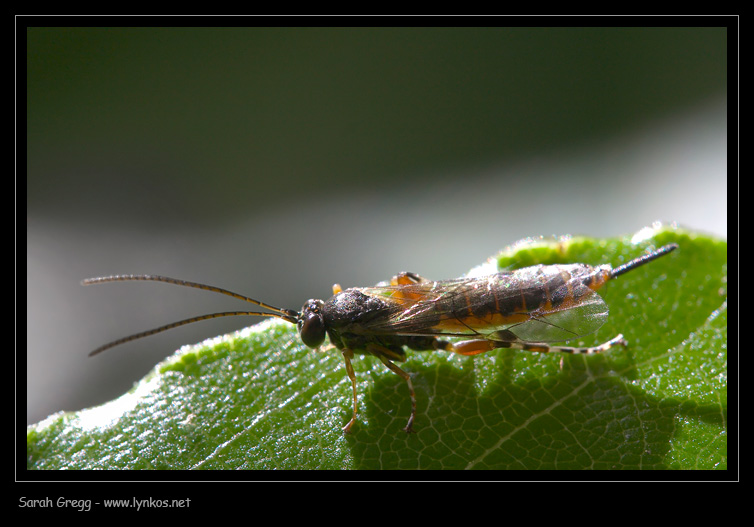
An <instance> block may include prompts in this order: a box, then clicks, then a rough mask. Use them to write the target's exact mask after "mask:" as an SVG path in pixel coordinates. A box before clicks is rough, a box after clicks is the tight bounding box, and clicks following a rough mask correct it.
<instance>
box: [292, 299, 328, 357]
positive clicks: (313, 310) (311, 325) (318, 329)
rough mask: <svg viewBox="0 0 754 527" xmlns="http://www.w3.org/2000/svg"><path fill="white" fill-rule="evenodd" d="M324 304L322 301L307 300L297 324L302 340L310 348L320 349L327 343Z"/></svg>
mask: <svg viewBox="0 0 754 527" xmlns="http://www.w3.org/2000/svg"><path fill="white" fill-rule="evenodd" d="M322 304H323V302H322V300H307V301H306V303H305V304H304V307H302V308H301V314H300V315H299V317H298V321H297V322H296V327H297V328H298V333H299V335H301V340H302V341H303V343H304V344H306V345H307V346H309V347H310V348H318V347H320V346H321V345H322V343H323V342H324V341H325V321H324V319H323V318H322Z"/></svg>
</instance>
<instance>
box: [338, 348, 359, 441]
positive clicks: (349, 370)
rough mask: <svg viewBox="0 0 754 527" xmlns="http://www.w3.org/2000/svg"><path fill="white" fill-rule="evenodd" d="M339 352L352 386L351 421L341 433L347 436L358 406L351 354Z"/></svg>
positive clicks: (348, 351) (346, 351)
mask: <svg viewBox="0 0 754 527" xmlns="http://www.w3.org/2000/svg"><path fill="white" fill-rule="evenodd" d="M341 352H342V353H343V360H345V362H346V372H347V373H348V378H349V379H351V385H352V386H353V417H351V420H350V421H348V424H347V425H346V426H344V427H343V433H344V434H347V433H349V432H350V431H351V427H352V426H353V424H354V423H355V422H356V409H357V408H358V406H359V399H358V397H357V392H356V374H354V372H353V366H351V359H352V358H353V352H352V351H351V350H350V349H348V348H345V349H342V350H341Z"/></svg>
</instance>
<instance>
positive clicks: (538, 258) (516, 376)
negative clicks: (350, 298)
mask: <svg viewBox="0 0 754 527" xmlns="http://www.w3.org/2000/svg"><path fill="white" fill-rule="evenodd" d="M671 242H674V243H677V244H678V245H679V246H680V248H679V249H678V250H677V251H675V252H673V253H671V254H670V255H668V256H664V257H662V258H660V259H658V260H655V261H653V262H651V263H649V264H647V265H645V266H642V267H640V268H637V269H635V270H632V271H631V272H629V273H626V274H625V275H623V276H620V277H619V278H618V279H616V280H614V281H611V282H609V283H608V284H607V285H606V286H605V287H604V288H603V289H601V290H600V294H601V295H602V296H603V298H604V299H605V301H606V302H607V304H608V305H609V306H610V317H609V320H608V322H607V323H606V324H605V325H604V326H603V327H602V328H601V329H600V330H599V331H598V332H597V333H595V334H593V335H589V336H587V337H584V338H582V339H579V341H578V343H574V345H594V344H598V343H601V342H604V341H606V340H608V339H610V338H612V337H613V336H615V335H616V334H618V333H623V335H624V336H625V337H626V339H627V340H628V342H629V345H628V347H627V348H622V347H617V348H613V349H610V350H609V351H607V352H605V353H602V354H599V355H590V356H584V355H559V354H556V353H552V354H540V353H532V352H527V351H517V350H509V349H506V350H495V351H492V352H489V353H486V354H483V355H478V356H475V357H463V356H460V355H455V354H451V353H446V352H410V351H409V352H408V355H409V359H408V360H407V362H405V363H404V364H402V365H401V367H402V368H403V369H404V370H405V371H407V372H410V373H411V374H412V378H413V383H414V387H415V389H416V394H417V403H418V416H417V420H416V423H415V425H414V428H415V430H416V432H417V433H415V434H410V435H408V434H406V433H405V432H403V431H402V427H403V426H405V423H406V420H407V418H408V415H409V411H410V401H409V398H408V390H407V387H406V383H405V382H404V381H403V380H402V379H400V378H399V377H398V376H396V375H395V374H393V373H392V372H390V371H388V370H387V369H386V368H385V367H384V366H383V365H382V364H381V363H380V362H379V360H377V359H375V358H372V357H364V358H363V359H361V358H360V357H359V356H358V355H357V357H356V359H355V360H354V361H353V364H354V368H355V369H356V375H357V378H358V381H359V382H358V386H359V419H358V422H357V423H356V424H355V425H354V427H353V429H352V433H351V434H349V435H347V436H344V435H343V434H342V432H341V427H342V426H343V425H344V424H345V423H346V422H347V421H348V420H349V418H350V414H351V411H352V409H351V408H352V390H351V384H350V381H349V380H348V377H347V375H346V372H345V367H344V365H343V360H342V357H341V355H340V352H338V351H337V350H335V349H332V348H331V349H329V350H323V351H319V352H317V351H312V350H310V349H308V348H306V347H305V346H303V345H302V344H301V343H300V341H299V339H298V336H297V334H296V331H295V328H294V327H293V326H292V325H291V324H288V323H286V322H284V321H280V320H268V321H266V322H263V323H261V324H258V325H255V326H252V327H250V328H246V329H244V330H242V331H239V332H237V333H234V334H230V335H225V336H222V337H218V338H215V339H212V340H208V341H206V342H203V343H200V344H197V345H195V346H185V347H183V348H182V349H181V350H179V351H178V352H176V354H174V355H172V356H171V357H169V358H168V359H166V360H165V361H164V362H162V363H160V364H159V365H157V367H156V368H155V369H154V371H153V372H152V373H150V374H149V375H148V376H147V377H145V378H144V379H143V380H142V381H140V382H139V383H138V384H137V385H136V386H135V387H134V389H133V390H131V391H130V392H129V393H127V394H125V395H123V396H122V397H120V398H118V399H116V400H114V401H112V402H110V403H107V404H105V405H103V406H100V407H96V408H90V409H86V410H81V411H79V412H71V413H60V414H55V415H52V416H50V417H49V418H47V419H46V420H44V421H42V422H40V423H37V424H35V425H32V426H29V427H28V429H27V466H28V468H30V469H61V468H71V469H88V468H103V469H125V468H128V469H140V468H144V469H147V468H152V469H189V468H197V469H271V468H278V469H304V468H310V469H343V468H353V469H378V468H379V469H395V468H403V469H416V468H421V469H621V468H622V469H652V468H654V469H667V468H678V469H713V468H715V469H725V468H727V408H728V405H727V342H728V340H727V244H726V242H724V241H720V240H715V239H712V238H710V237H708V236H705V235H701V234H696V233H691V232H686V231H682V230H679V229H675V228H670V227H657V228H655V229H647V230H644V231H641V232H639V233H637V234H636V235H634V236H633V237H627V238H621V239H607V240H594V239H587V238H568V239H562V240H556V241H546V240H525V241H524V242H522V243H519V244H517V245H516V246H513V247H511V248H509V249H508V250H506V251H505V252H504V253H503V254H501V255H500V256H499V257H498V258H496V259H495V260H493V261H492V264H487V266H486V267H485V269H486V270H487V271H494V267H495V264H497V266H499V267H500V268H511V267H514V266H516V267H522V266H527V265H533V264H536V263H566V262H583V263H588V264H590V265H601V264H605V263H609V264H611V265H613V266H614V267H615V266H618V265H620V264H621V263H624V262H626V261H628V260H629V259H631V258H634V257H636V256H639V255H641V254H643V253H644V252H645V250H647V249H649V248H656V247H659V246H661V245H665V244H667V243H671ZM490 265H491V266H490Z"/></svg>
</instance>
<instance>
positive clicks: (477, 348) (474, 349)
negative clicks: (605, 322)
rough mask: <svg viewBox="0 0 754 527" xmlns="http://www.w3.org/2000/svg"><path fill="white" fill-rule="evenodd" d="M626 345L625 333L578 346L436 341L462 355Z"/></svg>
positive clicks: (575, 351)
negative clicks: (603, 340) (595, 343)
mask: <svg viewBox="0 0 754 527" xmlns="http://www.w3.org/2000/svg"><path fill="white" fill-rule="evenodd" d="M617 345H621V346H626V345H628V342H627V341H626V339H624V338H623V335H618V336H616V337H614V338H612V339H610V340H608V341H607V342H604V343H602V344H599V345H597V346H592V347H584V348H577V347H571V346H550V345H548V344H544V343H540V342H520V341H495V340H484V339H482V340H464V341H462V342H457V343H450V342H445V341H442V340H438V341H436V347H437V349H441V350H445V351H452V352H454V353H458V354H460V355H479V354H480V353H485V352H487V351H490V350H493V349H497V348H508V349H517V350H525V351H534V352H538V353H549V352H553V351H554V352H558V353H573V354H578V353H583V354H587V355H591V354H594V353H600V352H603V351H607V350H609V349H610V348H612V347H613V346H617Z"/></svg>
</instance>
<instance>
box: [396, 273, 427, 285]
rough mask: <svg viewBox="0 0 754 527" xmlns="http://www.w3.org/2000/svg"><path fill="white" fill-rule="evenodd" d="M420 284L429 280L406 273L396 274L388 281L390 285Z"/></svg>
mask: <svg viewBox="0 0 754 527" xmlns="http://www.w3.org/2000/svg"><path fill="white" fill-rule="evenodd" d="M421 282H429V280H427V279H426V278H424V277H423V276H419V275H418V274H416V273H409V272H406V271H403V272H402V273H398V274H397V275H395V276H394V277H393V278H391V279H390V285H407V284H419V283H421Z"/></svg>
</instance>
